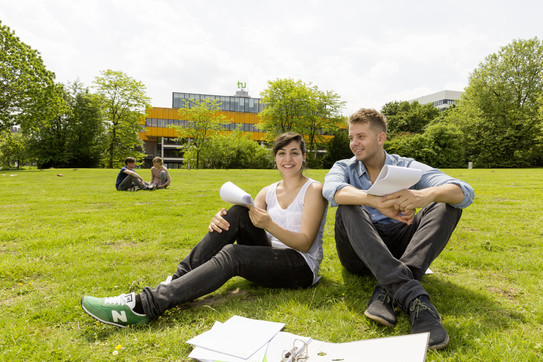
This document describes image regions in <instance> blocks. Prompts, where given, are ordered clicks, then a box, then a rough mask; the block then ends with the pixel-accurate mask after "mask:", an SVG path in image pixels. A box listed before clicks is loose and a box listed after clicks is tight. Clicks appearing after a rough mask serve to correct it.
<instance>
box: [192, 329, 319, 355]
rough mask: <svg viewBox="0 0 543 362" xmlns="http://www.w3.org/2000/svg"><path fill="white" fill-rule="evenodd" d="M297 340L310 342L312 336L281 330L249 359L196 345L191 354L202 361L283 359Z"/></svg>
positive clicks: (297, 344)
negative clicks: (285, 352) (302, 335)
mask: <svg viewBox="0 0 543 362" xmlns="http://www.w3.org/2000/svg"><path fill="white" fill-rule="evenodd" d="M220 324H221V323H220V322H215V324H214V325H213V328H215V327H216V326H218V325H220ZM297 340H300V341H303V342H305V343H309V342H310V341H311V338H310V337H301V336H297V335H295V334H292V333H287V332H279V333H277V334H276V335H275V337H273V339H272V340H271V341H270V342H269V343H268V344H266V345H264V346H263V347H262V348H260V349H259V350H258V351H256V352H255V353H254V354H252V355H251V356H249V357H248V358H247V359H244V358H239V357H234V356H229V355H226V354H223V353H220V352H215V351H211V350H209V349H205V348H202V347H195V348H194V349H193V350H192V352H191V353H190V354H189V357H190V358H194V359H196V360H198V361H201V362H207V361H221V362H245V361H251V362H253V361H258V362H261V361H269V362H272V361H281V360H282V358H283V352H284V351H288V350H291V349H292V347H293V346H294V343H295V341H296V346H299V345H300V342H298V341H297Z"/></svg>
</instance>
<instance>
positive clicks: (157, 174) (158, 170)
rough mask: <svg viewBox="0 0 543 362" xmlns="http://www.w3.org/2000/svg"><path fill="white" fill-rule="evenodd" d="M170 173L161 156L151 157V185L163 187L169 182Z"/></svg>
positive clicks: (158, 187)
mask: <svg viewBox="0 0 543 362" xmlns="http://www.w3.org/2000/svg"><path fill="white" fill-rule="evenodd" d="M170 182H171V179H170V173H169V172H168V169H167V168H166V166H164V161H163V160H162V158H161V157H155V158H153V167H151V186H153V187H156V188H157V189H165V188H166V187H168V185H169V184H170Z"/></svg>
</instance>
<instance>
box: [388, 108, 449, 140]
mask: <svg viewBox="0 0 543 362" xmlns="http://www.w3.org/2000/svg"><path fill="white" fill-rule="evenodd" d="M381 113H383V114H384V115H385V116H386V117H387V126H388V127H387V128H388V129H387V137H389V138H390V139H392V138H393V137H394V136H395V135H396V134H402V133H423V132H424V129H425V128H426V126H427V125H429V124H430V123H431V122H432V121H433V120H434V119H435V118H436V117H438V116H439V113H440V111H439V109H437V108H436V107H434V105H433V104H425V105H421V104H420V103H419V102H417V101H415V102H412V103H409V102H407V101H403V102H398V101H395V102H389V103H387V104H385V105H384V106H383V108H382V109H381Z"/></svg>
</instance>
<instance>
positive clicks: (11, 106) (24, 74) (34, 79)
mask: <svg viewBox="0 0 543 362" xmlns="http://www.w3.org/2000/svg"><path fill="white" fill-rule="evenodd" d="M54 79H55V74H54V73H53V72H50V71H48V70H47V69H46V68H45V65H44V64H43V61H42V59H41V57H40V54H39V52H37V51H36V50H34V49H32V48H30V47H29V46H28V45H26V44H25V43H23V42H22V41H21V40H20V39H19V38H18V37H17V36H15V33H14V32H13V31H11V30H10V28H9V27H7V26H5V25H3V24H2V22H1V21H0V84H1V87H0V131H4V130H6V129H9V128H10V127H11V126H14V125H20V126H21V127H22V129H23V131H26V130H28V129H33V128H36V127H38V124H36V121H37V120H39V119H40V118H44V114H43V110H44V107H47V105H48V104H49V103H50V98H49V96H50V93H49V91H50V89H51V88H52V87H54ZM45 118H47V117H45Z"/></svg>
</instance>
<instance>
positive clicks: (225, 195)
mask: <svg viewBox="0 0 543 362" xmlns="http://www.w3.org/2000/svg"><path fill="white" fill-rule="evenodd" d="M220 195H221V199H223V201H226V202H229V203H231V204H235V205H241V206H247V205H253V206H254V205H255V204H254V202H253V198H252V197H251V195H249V194H248V193H247V192H245V191H243V190H242V189H241V188H239V187H238V186H236V185H234V184H233V183H232V182H230V181H228V182H225V183H224V184H223V185H222V186H221V190H220Z"/></svg>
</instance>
